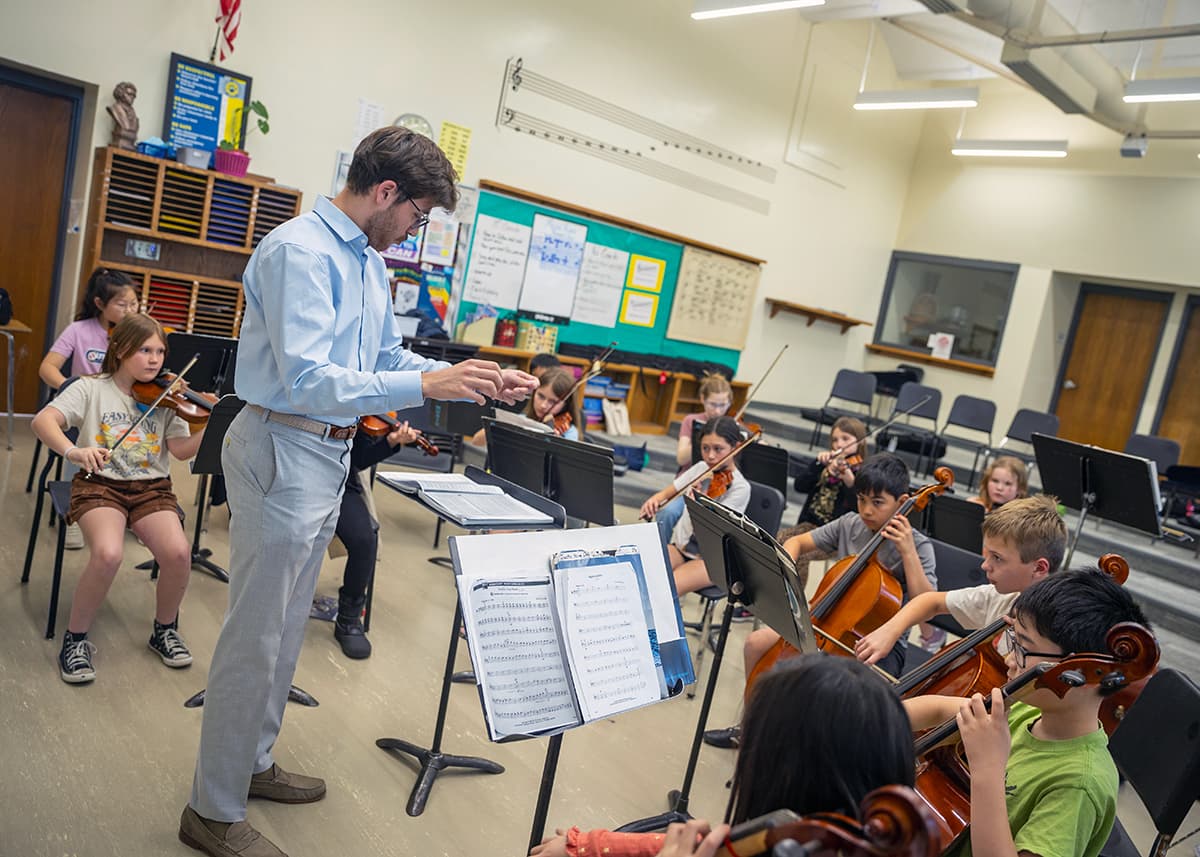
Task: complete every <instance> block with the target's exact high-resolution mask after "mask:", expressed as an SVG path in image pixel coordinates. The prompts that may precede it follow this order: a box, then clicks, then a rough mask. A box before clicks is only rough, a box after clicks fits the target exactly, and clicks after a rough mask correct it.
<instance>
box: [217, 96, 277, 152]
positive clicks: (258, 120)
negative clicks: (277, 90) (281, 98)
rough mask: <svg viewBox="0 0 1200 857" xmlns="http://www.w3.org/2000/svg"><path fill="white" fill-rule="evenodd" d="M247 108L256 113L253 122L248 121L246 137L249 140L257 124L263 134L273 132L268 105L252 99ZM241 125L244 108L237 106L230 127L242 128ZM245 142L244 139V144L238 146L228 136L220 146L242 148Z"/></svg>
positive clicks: (223, 147)
mask: <svg viewBox="0 0 1200 857" xmlns="http://www.w3.org/2000/svg"><path fill="white" fill-rule="evenodd" d="M246 109H248V110H249V111H250V112H251V113H253V114H254V121H253V123H248V124H247V125H246V139H247V140H248V139H249V138H250V134H251V132H253V131H254V128H255V127H256V126H257V127H258V130H259V131H261V132H262V133H263V134H270V133H271V124H270V119H271V117H270V115H268V113H267V107H266V105H265V104H263V103H262V102H261V101H251V102H250V105H249V106H248V107H247V108H246ZM241 125H242V108H240V107H239V108H237V110H235V111H234V113H233V121H232V122H230V123H229V127H230V128H240V127H241ZM244 143H245V141H243V145H242V146H238V145H237V144H236V143H234V142H233V140H231V139H229V138H228V137H226V138H225V139H224V140H222V141H221V142H220V144H219V146H220V148H222V149H241V148H244Z"/></svg>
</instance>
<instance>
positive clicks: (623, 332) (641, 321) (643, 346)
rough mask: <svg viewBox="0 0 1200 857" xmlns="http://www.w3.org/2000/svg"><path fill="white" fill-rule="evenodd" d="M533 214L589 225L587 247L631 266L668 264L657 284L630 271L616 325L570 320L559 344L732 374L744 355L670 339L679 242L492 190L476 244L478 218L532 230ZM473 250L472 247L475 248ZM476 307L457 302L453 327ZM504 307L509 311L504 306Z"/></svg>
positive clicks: (484, 193)
mask: <svg viewBox="0 0 1200 857" xmlns="http://www.w3.org/2000/svg"><path fill="white" fill-rule="evenodd" d="M535 215H544V216H546V217H552V218H555V219H556V220H565V221H568V222H570V223H577V224H581V225H583V226H586V227H587V243H588V244H596V245H600V246H602V247H608V248H613V249H615V250H620V251H623V252H625V253H628V254H629V258H630V265H631V266H632V265H635V264H636V263H637V262H638V261H639V257H641V260H643V262H644V260H661V261H662V262H663V263H664V264H663V266H662V271H661V276H660V277H659V280H658V282H657V283H655V282H654V278H653V276H652V275H651V276H650V277H649V278H647V277H636V278H635V277H634V272H633V271H628V272H627V274H628V276H627V279H626V285H625V288H624V290H623V294H622V296H621V307H620V310H619V311H618V313H617V321H616V323H615V325H614V326H612V327H603V326H600V325H597V324H586V323H582V322H578V321H571V322H570V323H568V324H562V325H559V326H558V342H560V343H563V342H569V343H574V344H578V345H598V346H607V345H608V344H609V343H611V342H613V341H614V340H615V341H616V342H617V347H618V348H619V349H621V350H622V351H641V352H646V353H650V354H661V355H664V356H667V357H688V358H691V359H693V360H712V361H715V362H718V363H723V364H725V365H727V366H730V367H732V368H733V369H734V370H736V369H737V365H738V359H739V358H740V357H741V352H739V351H734V350H732V349H728V348H717V347H713V346H710V345H700V344H697V343H691V342H681V341H678V340H672V339H667V327H668V324H669V322H670V318H671V303H672V300H673V298H674V296H675V286H676V280H677V279H678V276H679V264H680V260H681V259H682V257H683V247H684V245H682V244H680V243H678V242H674V241H666V240H664V239H662V238H656V237H653V236H650V235H646V234H644V233H642V232H635V231H633V230H631V229H625V228H623V227H620V226H614V225H612V224H609V223H605V222H603V221H600V220H593V219H591V218H587V217H580V216H579V215H576V214H571V213H569V212H565V211H561V210H559V209H556V208H550V207H548V206H541V205H537V204H534V203H530V202H525V201H524V200H519V199H514V198H512V197H509V196H504V195H503V194H499V193H495V192H493V191H488V190H481V191H480V192H479V203H478V208H477V210H476V220H475V227H474V228H473V229H472V245H474V242H475V238H476V237H477V235H478V224H479V217H480V216H486V217H490V218H496V219H498V220H502V221H508V222H509V223H515V224H519V225H521V226H524V227H529V228H530V229H532V228H533V225H534V216H535ZM473 251H474V247H473V246H472V252H473ZM472 262H473V259H472V258H471V256H470V255H468V257H467V262H466V266H467V267H466V272H465V276H464V282H468V281H469V280H470V277H471V264H472ZM652 267H653V266H652ZM630 281H633V282H632V283H631V282H630ZM631 302H632V304H633V306H635V307H636V306H638V305H640V306H642V307H646V306H648V305H653V306H654V310H653V318H652V320H651V319H648V318H647V316H646V315H645V314H641V315H638V314H637V313H636V311H635V310H633V309H630V308H629V305H630V304H631ZM477 306H478V304H476V303H473V302H471V301H469V300H467V299H466V298H465V296H464V298H463V299H462V300H461V301H460V302H459V306H458V314H457V316H456V317H455V319H454V325H457V324H458V323H459V322H460V321H462V320H463V319H464V318H466V317H468V316H469V315H470V314H472V313H473V312H474V311H475V309H476V307H477ZM505 309H511V308H507V307H506V308H505ZM502 311H503V310H502ZM623 318H628V319H629V321H622V319H623ZM647 321H652V323H650V324H647ZM451 329H453V328H451Z"/></svg>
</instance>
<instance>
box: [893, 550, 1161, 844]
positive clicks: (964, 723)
mask: <svg viewBox="0 0 1200 857" xmlns="http://www.w3.org/2000/svg"><path fill="white" fill-rule="evenodd" d="M1011 620H1012V624H1011V626H1010V627H1009V629H1008V631H1007V634H1006V636H1007V643H1008V649H1009V651H1008V653H1007V655H1006V657H1005V660H1006V661H1007V663H1008V672H1009V678H1010V679H1011V678H1015V677H1016V676H1018V675H1020V674H1021V673H1024V672H1025V671H1027V670H1029V669H1032V668H1033V667H1034V666H1036V665H1037V664H1040V663H1043V662H1050V663H1054V662H1056V661H1058V660H1061V659H1062V658H1065V657H1067V656H1068V655H1071V654H1082V653H1085V652H1094V653H1103V652H1106V651H1107V650H1108V647H1107V642H1106V637H1107V635H1108V632H1109V630H1110V629H1111V628H1112V627H1113V626H1114V625H1116V624H1118V623H1119V622H1137V623H1139V624H1141V625H1143V626H1146V627H1149V626H1148V624H1147V622H1146V617H1145V616H1144V615H1143V614H1142V611H1141V608H1139V607H1138V605H1137V604H1136V603H1135V602H1134V600H1133V598H1132V597H1131V596H1130V594H1129V592H1128V591H1126V590H1125V589H1124V588H1122V587H1121V586H1120V584H1118V583H1116V582H1115V581H1113V580H1112V579H1111V578H1110V577H1108V576H1107V575H1105V574H1103V573H1102V572H1100V571H1099V570H1096V569H1077V570H1073V571H1064V572H1061V573H1059V574H1056V575H1052V576H1050V577H1047V578H1046V579H1045V580H1043V581H1041V582H1040V583H1037V584H1036V585H1034V586H1032V587H1030V588H1029V589H1027V590H1026V591H1025V592H1023V593H1022V594H1021V595H1020V596H1019V597H1018V598H1017V600H1016V601H1015V602H1014V603H1013V606H1012V612H1011ZM1114 692H1115V691H1114ZM1103 695H1105V694H1104V693H1103V692H1102V691H1101V689H1100V688H1099V687H1098V686H1097V685H1094V684H1089V685H1084V686H1082V687H1077V688H1072V689H1071V690H1068V691H1067V692H1066V694H1064V695H1063V697H1062V698H1061V699H1060V698H1059V697H1058V696H1056V695H1055V694H1054V693H1053V692H1051V691H1049V690H1046V689H1044V688H1037V689H1036V690H1034V691H1033V692H1031V693H1028V694H1027V695H1026V697H1025V699H1026V701H1025V702H1017V703H1013V704H1012V706H1011V707H1010V708H1009V710H1008V711H1007V712H1006V711H1005V709H1004V699H1003V697H1002V695H1001V693H1000V690H999V689H996V690H994V691H992V700H991V708H992V712H994V713H989V712H988V711H987V710H986V709H985V708H984V703H983V697H982V696H981V695H979V694H976V695H975V696H974V697H972V698H971V699H959V698H957V697H948V696H922V697H916V698H914V699H910V700H905V703H904V704H905V708H906V709H907V710H908V714H909V718H910V719H911V720H912V726H913V729H914V731H917V730H922V729H927V728H930V727H932V726H935V725H937V724H939V723H941V722H943V721H945V720H948V719H950V718H952V717H955V718H957V720H958V725H959V729H960V731H961V735H962V741H963V747H964V748H965V749H966V752H967V760H968V763H969V766H970V770H971V827H970V832H969V833H970V835H969V839H968V840H967V841H965V842H964V844H963V845H962V846H961V847H959V848H958V849H957V854H956V857H964V855H967V857H1016V855H1021V857H1033V856H1034V855H1037V857H1096V855H1098V854H1099V853H1100V849H1101V847H1102V846H1103V845H1104V843H1105V840H1106V839H1107V838H1108V834H1109V832H1110V830H1111V829H1112V825H1113V820H1114V819H1115V818H1116V805H1117V769H1116V766H1115V765H1114V764H1113V761H1112V757H1111V756H1110V755H1109V753H1108V738H1107V737H1106V736H1105V734H1104V730H1103V729H1101V728H1100V725H1099V722H1098V717H1097V715H1098V712H1099V709H1100V700H1101V697H1102V696H1103Z"/></svg>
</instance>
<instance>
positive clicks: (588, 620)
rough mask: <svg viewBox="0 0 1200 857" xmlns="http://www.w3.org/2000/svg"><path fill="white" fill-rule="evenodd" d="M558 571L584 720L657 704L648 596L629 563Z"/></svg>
mask: <svg viewBox="0 0 1200 857" xmlns="http://www.w3.org/2000/svg"><path fill="white" fill-rule="evenodd" d="M603 559H604V560H605V562H604V563H603V564H602V565H597V566H588V565H583V566H576V567H568V568H559V569H555V572H554V581H555V589H556V590H557V596H558V604H559V615H560V616H561V617H562V625H563V638H564V640H565V642H566V648H567V658H568V661H569V662H570V665H571V672H572V674H573V676H574V678H575V693H576V695H577V697H578V699H579V707H580V710H581V711H582V713H583V719H584V722H585V723H586V722H590V721H592V720H597V719H599V718H602V717H607V716H609V715H612V714H617V713H619V712H621V711H628V710H629V709H631V708H637V707H638V706H642V705H649V704H650V703H652V702H657V701H658V699H659V698H660V697H659V681H658V674H657V670H656V668H655V666H654V656H653V653H652V652H651V649H650V640H649V634H648V631H647V628H646V618H645V615H644V613H643V612H642V597H641V593H640V591H639V589H638V584H637V577H636V574H635V572H634V570H633V566H632V565H630V564H629V563H628V562H617V563H613V562H611V558H603Z"/></svg>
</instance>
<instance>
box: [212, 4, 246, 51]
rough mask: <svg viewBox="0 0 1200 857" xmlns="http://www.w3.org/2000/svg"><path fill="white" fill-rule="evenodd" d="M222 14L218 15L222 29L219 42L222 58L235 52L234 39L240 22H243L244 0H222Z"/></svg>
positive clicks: (218, 35) (218, 21)
mask: <svg viewBox="0 0 1200 857" xmlns="http://www.w3.org/2000/svg"><path fill="white" fill-rule="evenodd" d="M220 4H221V14H220V15H218V16H217V23H218V24H219V25H220V30H219V31H218V33H217V42H218V44H219V45H220V49H221V59H225V58H226V57H227V56H229V55H230V54H231V53H233V40H234V39H236V38H237V32H238V24H240V23H241V22H242V0H220Z"/></svg>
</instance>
